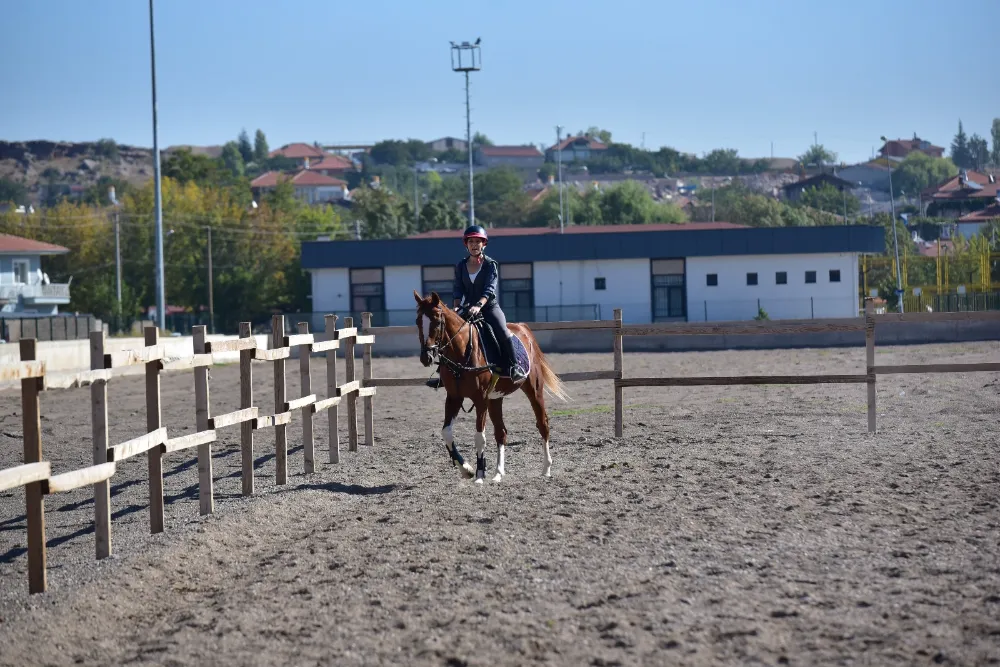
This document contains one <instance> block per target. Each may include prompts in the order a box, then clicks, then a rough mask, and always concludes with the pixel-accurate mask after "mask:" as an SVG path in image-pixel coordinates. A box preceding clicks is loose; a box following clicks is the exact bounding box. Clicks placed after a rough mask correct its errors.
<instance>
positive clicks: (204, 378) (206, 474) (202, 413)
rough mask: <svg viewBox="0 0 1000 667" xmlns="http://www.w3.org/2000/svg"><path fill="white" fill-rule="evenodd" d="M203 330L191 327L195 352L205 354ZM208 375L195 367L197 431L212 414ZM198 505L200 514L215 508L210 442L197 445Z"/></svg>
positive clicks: (199, 367)
mask: <svg viewBox="0 0 1000 667" xmlns="http://www.w3.org/2000/svg"><path fill="white" fill-rule="evenodd" d="M205 332H206V327H205V325H204V324H199V325H198V326H195V327H192V328H191V335H192V339H193V341H194V353H195V354H205ZM208 377H209V370H208V366H197V367H195V369H194V404H195V405H194V417H195V423H196V424H197V429H196V430H198V431H207V430H208V420H209V419H210V418H211V416H212V407H211V402H210V394H209V390H208ZM198 505H199V507H200V510H201V513H202V515H205V514H211V513H212V512H213V511H214V509H215V500H214V497H213V491H212V443H210V442H206V443H205V444H203V445H198Z"/></svg>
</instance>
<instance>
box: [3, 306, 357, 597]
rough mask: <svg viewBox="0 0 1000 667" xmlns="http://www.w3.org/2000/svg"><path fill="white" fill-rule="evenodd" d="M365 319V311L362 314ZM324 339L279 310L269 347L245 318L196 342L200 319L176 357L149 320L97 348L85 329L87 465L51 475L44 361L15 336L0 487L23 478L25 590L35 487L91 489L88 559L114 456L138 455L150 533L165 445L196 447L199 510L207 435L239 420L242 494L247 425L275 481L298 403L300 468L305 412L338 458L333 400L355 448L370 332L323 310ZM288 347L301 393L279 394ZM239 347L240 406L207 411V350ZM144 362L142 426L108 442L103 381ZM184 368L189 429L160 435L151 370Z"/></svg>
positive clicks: (208, 486) (36, 542) (208, 452)
mask: <svg viewBox="0 0 1000 667" xmlns="http://www.w3.org/2000/svg"><path fill="white" fill-rule="evenodd" d="M365 319H366V323H367V322H368V321H370V320H369V318H368V316H367V314H366V317H365ZM325 320H326V335H325V337H324V339H322V340H320V338H319V337H318V336H316V335H314V334H311V333H309V325H308V323H306V322H300V323H299V324H298V332H297V333H294V334H291V335H286V334H285V330H284V318H283V317H282V316H280V315H277V316H275V317H274V318H273V320H272V333H271V341H270V347H269V349H259V348H258V347H257V340H256V339H255V338H254V337H253V336H252V335H251V331H250V323H249V322H243V323H241V324H240V336H239V338H234V339H230V340H223V341H213V342H208V341H206V335H205V334H206V331H205V326H196V327H194V330H193V334H194V335H193V338H194V341H193V342H194V354H193V355H192V356H188V357H184V358H181V359H176V360H172V361H169V362H165V361H164V354H163V353H164V350H163V347H162V345H160V344H159V339H158V336H159V331H158V330H157V329H156V328H155V327H147V328H146V330H145V341H144V342H145V347H142V348H140V349H138V350H125V351H122V352H115V353H111V354H106V353H105V351H104V343H105V336H104V333H103V332H101V331H95V332H92V333H91V334H90V362H91V364H90V365H91V370H90V371H85V372H83V373H80V374H78V376H77V378H78V379H79V380H80V381H81V382H89V383H90V396H91V422H92V428H93V454H94V464H93V465H92V466H89V467H86V468H82V469H80V470H74V471H71V472H64V473H60V474H57V475H53V474H52V469H51V465H50V463H49V462H48V461H45V460H43V457H42V439H41V422H40V419H41V400H40V397H41V393H42V391H43V390H44V389H45V382H44V381H45V365H44V363H42V362H40V361H37V359H36V357H37V344H36V341H35V339H22V340H21V341H20V352H21V362H20V363H19V364H9V365H3V366H0V380H18V379H20V380H21V401H22V415H23V420H24V436H23V437H24V459H23V465H19V466H16V467H14V468H9V469H6V470H0V491H5V490H8V489H12V488H16V487H20V486H24V487H25V502H26V507H27V512H26V514H27V524H28V525H27V528H28V589H29V591H30V592H31V593H40V592H43V591H45V590H46V587H47V581H46V567H45V561H46V553H45V496H47V495H51V494H53V493H60V492H64V491H70V490H73V489H78V488H81V487H84V486H93V488H94V533H95V542H96V552H97V558H98V559H101V558H106V557H108V556H109V555H110V554H111V486H110V481H111V478H112V477H113V476H114V474H115V466H116V464H117V463H118V462H119V461H123V460H125V459H127V458H129V457H132V456H137V455H139V454H143V453H145V454H146V458H147V461H148V467H149V497H150V504H149V525H150V532H151V533H159V532H162V531H163V457H164V456H166V455H168V454H172V453H174V452H178V451H182V450H187V449H189V448H194V447H197V448H198V453H197V456H198V499H199V505H200V511H201V514H209V513H211V512H213V511H214V498H213V488H212V487H213V479H212V443H213V442H215V441H216V432H217V431H218V430H219V429H222V428H226V427H228V426H236V425H239V426H240V448H241V457H242V482H243V495H247V496H248V495H252V494H253V492H254V476H253V458H254V452H253V448H254V442H253V438H254V432H255V431H257V430H259V429H263V428H271V427H273V428H274V429H275V483H276V484H285V483H286V481H287V475H288V441H287V433H286V429H287V426H288V424H289V423H290V422H291V418H292V413H293V412H294V411H295V410H299V411H301V415H302V440H303V443H302V444H303V456H304V459H305V472H306V473H311V472H314V471H315V467H316V449H315V444H314V440H313V427H314V418H315V416H316V415H317V414H318V413H320V412H323V411H328V416H329V429H330V437H329V442H330V457H329V460H330V463H339V462H340V439H339V434H338V430H337V427H338V421H339V406H340V403H341V401H344V402H345V403H346V407H347V426H348V449H349V451H357V449H358V424H357V400H358V398H359V397H360V398H362V399H363V401H364V415H363V423H364V444H365V445H366V446H372V444H373V419H372V410H373V406H372V396H374V394H375V391H376V390H375V388H374V387H371V386H366V384H365V380H366V379H368V378H371V374H372V373H371V347H372V343H373V342H374V338H373V337H372V336H370V335H359V333H358V330H357V329H356V328H355V327H354V322H353V320H352V318H349V317H348V318H345V320H344V325H345V326H344V328H341V329H338V328H336V326H337V317H336V316H335V315H328V316H327V317H326V318H325ZM358 345H360V346H361V347H362V377H361V378H358V377H357V375H356V370H355V356H354V354H355V347H356V346H358ZM293 347H299V348H300V354H299V373H300V376H301V386H302V396H300V397H299V398H294V399H291V400H289V399H288V398H287V396H286V395H285V394H286V392H285V360H286V359H288V358H289V357H290V356H291V350H292V348H293ZM337 349H342V350H343V357H344V365H345V367H346V368H345V383H344V384H340V385H338V384H337V352H336V351H337ZM237 351H238V352H239V353H240V409H239V410H236V411H233V412H228V413H224V414H219V415H213V414H212V409H211V401H210V392H209V373H208V370H209V366H211V365H212V364H213V363H214V359H213V355H214V354H215V353H221V352H237ZM324 351H325V352H326V353H327V354H326V376H327V387H326V398H322V399H321V398H318V397H317V395H316V394H315V393H314V392H313V387H312V378H311V362H312V357H311V353H317V352H324ZM254 361H267V362H270V363H271V364H272V366H273V371H274V412H273V413H270V414H268V411H266V409H265V408H262V407H260V406H258V405H255V403H254V392H253V362H254ZM137 364H144V365H145V367H146V368H145V370H146V433H144V434H143V435H140V436H139V437H136V438H132V439H131V440H128V441H126V442H122V443H118V444H114V445H112V444H110V443H109V440H108V406H107V397H108V389H107V384H108V381H109V380H111V378H112V377H114V376H115V375H116V374H117V373H116V371H119V370H120V369H122V368H125V367H127V366H133V365H137ZM187 368H191V369H193V370H194V377H195V420H196V429H197V430H196V432H194V433H189V434H187V435H181V436H177V437H170V435H169V431H168V427H167V426H166V425H164V424H163V423H162V422H161V418H160V373H161V372H162V371H164V370H175V369H187Z"/></svg>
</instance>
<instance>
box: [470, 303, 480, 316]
mask: <svg viewBox="0 0 1000 667" xmlns="http://www.w3.org/2000/svg"><path fill="white" fill-rule="evenodd" d="M480 310H482V306H479V305H478V304H477V305H475V306H470V307H469V316H470V317H472V316H475V315H478V314H479V311H480Z"/></svg>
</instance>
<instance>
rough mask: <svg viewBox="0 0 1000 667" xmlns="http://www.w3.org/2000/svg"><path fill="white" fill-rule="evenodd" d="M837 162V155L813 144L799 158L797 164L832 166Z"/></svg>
mask: <svg viewBox="0 0 1000 667" xmlns="http://www.w3.org/2000/svg"><path fill="white" fill-rule="evenodd" d="M836 161H837V154H836V153H834V152H833V151H831V150H828V149H827V148H826V147H825V146H824V145H823V144H813V145H812V146H810V147H809V150H807V151H806V152H805V153H803V154H802V155H800V156H799V162H801V163H802V164H804V165H817V166H822V165H824V164H833V163H835V162H836Z"/></svg>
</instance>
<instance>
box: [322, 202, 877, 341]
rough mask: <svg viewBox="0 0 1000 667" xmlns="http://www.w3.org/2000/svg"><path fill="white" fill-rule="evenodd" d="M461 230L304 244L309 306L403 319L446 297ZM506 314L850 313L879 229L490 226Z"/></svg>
mask: <svg viewBox="0 0 1000 667" xmlns="http://www.w3.org/2000/svg"><path fill="white" fill-rule="evenodd" d="M461 234H462V232H461V231H460V230H459V231H454V230H439V231H434V232H428V233H425V234H420V235H417V236H413V237H410V238H406V239H388V240H372V241H309V242H305V243H303V244H302V266H303V268H304V269H306V270H307V271H309V272H310V273H311V276H312V301H313V310H314V311H315V312H326V313H337V314H340V315H353V316H354V317H355V318H357V317H358V316H359V313H361V312H363V311H369V312H371V313H373V321H374V323H375V324H376V325H386V324H390V325H397V324H412V323H413V319H414V312H415V311H414V303H413V291H414V290H416V291H417V292H419V293H421V294H429V293H430V292H431V291H437V292H438V293H439V294H441V295H442V296H446V297H447V298H448V299H450V295H451V285H452V276H453V275H454V266H455V264H456V263H457V262H458V261H460V260H461V259H462V258H463V257H464V256H465V255H466V252H465V249H464V247H463V246H462V239H461ZM489 235H490V242H489V246H488V248H487V254H488V255H490V256H491V257H493V258H495V259H496V260H497V261H498V262H499V263H500V304H501V305H502V306H503V308H504V311H505V312H506V314H507V318H508V320H510V321H555V320H582V319H610V318H611V317H612V316H613V315H612V313H613V310H614V309H615V308H622V309H623V314H624V319H625V321H626V322H631V323H646V322H666V321H691V322H701V321H723V320H747V319H753V318H754V317H757V316H758V315H759V313H760V311H761V310H763V311H764V312H766V313H767V315H768V317H770V318H771V319H790V318H810V317H855V316H857V315H858V289H859V287H858V278H859V271H858V267H859V259H858V258H859V256H860V255H861V254H862V253H882V252H884V250H885V235H884V233H883V230H882V228H881V227H876V226H866V225H842V226H831V227H781V228H754V227H744V226H740V225H733V224H730V223H725V222H715V223H688V224H682V225H672V224H655V225H607V226H599V227H584V226H581V227H568V228H566V230H565V232H564V233H560V232H559V230H558V229H547V228H508V229H491V230H489Z"/></svg>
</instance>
